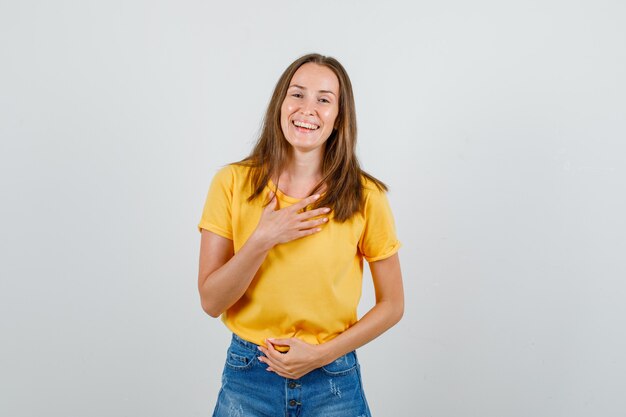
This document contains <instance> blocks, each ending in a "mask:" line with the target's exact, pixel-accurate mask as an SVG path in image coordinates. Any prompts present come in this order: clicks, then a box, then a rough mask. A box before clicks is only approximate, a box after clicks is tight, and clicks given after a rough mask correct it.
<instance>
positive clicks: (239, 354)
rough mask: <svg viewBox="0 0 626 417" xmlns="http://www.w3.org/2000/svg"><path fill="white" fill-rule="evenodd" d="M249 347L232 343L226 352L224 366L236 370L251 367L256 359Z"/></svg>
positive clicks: (255, 354)
mask: <svg viewBox="0 0 626 417" xmlns="http://www.w3.org/2000/svg"><path fill="white" fill-rule="evenodd" d="M258 354H260V352H259V353H257V352H254V351H253V350H251V349H248V348H246V347H243V346H241V345H239V344H237V343H232V344H231V345H230V347H229V348H228V351H227V352H226V366H227V367H228V368H230V369H233V370H237V371H245V370H246V369H250V368H252V366H253V365H254V363H255V362H256V361H257V355H258Z"/></svg>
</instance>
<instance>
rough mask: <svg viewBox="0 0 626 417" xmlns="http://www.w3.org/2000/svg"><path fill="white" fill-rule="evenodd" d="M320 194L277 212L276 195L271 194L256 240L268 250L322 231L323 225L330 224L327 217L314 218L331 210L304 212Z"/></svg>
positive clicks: (255, 232) (322, 208) (258, 227)
mask: <svg viewBox="0 0 626 417" xmlns="http://www.w3.org/2000/svg"><path fill="white" fill-rule="evenodd" d="M319 197H320V196H319V194H315V195H312V196H310V197H307V198H304V199H302V200H300V201H298V202H297V203H295V204H292V205H291V206H289V207H285V208H282V209H279V210H276V207H277V203H278V202H277V201H276V195H275V194H274V193H271V194H270V198H271V199H270V202H269V203H268V205H267V206H266V207H265V208H264V209H263V213H262V214H261V219H260V220H259V224H258V225H257V227H256V230H255V231H254V233H253V236H254V238H255V239H258V241H259V242H262V243H263V245H266V247H267V249H268V250H269V249H271V248H272V247H274V246H276V245H278V244H280V243H287V242H290V241H292V240H296V239H300V238H302V237H305V236H309V235H312V234H314V233H317V232H319V231H320V230H322V228H321V227H320V226H321V225H323V224H325V223H327V222H328V218H327V217H322V218H319V219H315V218H314V217H318V216H321V215H323V214H326V213H329V212H330V208H328V207H321V208H317V209H315V210H309V211H302V212H301V210H302V209H304V208H305V207H306V206H308V205H309V204H312V203H314V202H315V200H317V199H318V198H319Z"/></svg>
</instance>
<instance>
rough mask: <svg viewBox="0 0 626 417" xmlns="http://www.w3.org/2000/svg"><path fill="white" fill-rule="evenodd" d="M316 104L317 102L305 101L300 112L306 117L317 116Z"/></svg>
mask: <svg viewBox="0 0 626 417" xmlns="http://www.w3.org/2000/svg"><path fill="white" fill-rule="evenodd" d="M316 104H317V102H316V101H315V100H305V101H304V102H303V103H302V108H301V109H300V112H301V113H302V114H304V115H307V116H312V115H314V114H315V106H316Z"/></svg>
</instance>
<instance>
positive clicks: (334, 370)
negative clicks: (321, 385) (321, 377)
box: [321, 351, 358, 376]
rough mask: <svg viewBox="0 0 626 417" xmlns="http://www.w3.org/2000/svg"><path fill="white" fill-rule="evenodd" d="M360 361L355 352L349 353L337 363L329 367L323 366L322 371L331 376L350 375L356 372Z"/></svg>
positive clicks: (339, 358)
mask: <svg viewBox="0 0 626 417" xmlns="http://www.w3.org/2000/svg"><path fill="white" fill-rule="evenodd" d="M357 365H358V361H357V358H356V353H355V352H354V351H352V352H348V353H346V354H345V355H343V356H340V357H338V358H337V359H336V360H335V361H333V362H331V363H329V364H328V365H325V366H322V368H321V369H322V371H323V372H324V373H325V374H327V375H330V376H341V375H348V374H349V373H352V372H354V371H356V367H357Z"/></svg>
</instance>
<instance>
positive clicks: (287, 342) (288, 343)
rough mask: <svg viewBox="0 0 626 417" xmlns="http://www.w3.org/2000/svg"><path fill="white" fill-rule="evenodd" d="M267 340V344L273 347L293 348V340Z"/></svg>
mask: <svg viewBox="0 0 626 417" xmlns="http://www.w3.org/2000/svg"><path fill="white" fill-rule="evenodd" d="M267 340H269V342H270V343H271V344H273V345H279V346H293V345H294V341H293V339H291V338H289V339H274V338H269V339H267Z"/></svg>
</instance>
